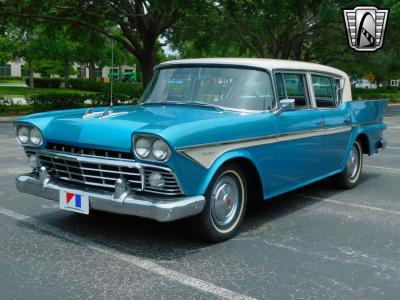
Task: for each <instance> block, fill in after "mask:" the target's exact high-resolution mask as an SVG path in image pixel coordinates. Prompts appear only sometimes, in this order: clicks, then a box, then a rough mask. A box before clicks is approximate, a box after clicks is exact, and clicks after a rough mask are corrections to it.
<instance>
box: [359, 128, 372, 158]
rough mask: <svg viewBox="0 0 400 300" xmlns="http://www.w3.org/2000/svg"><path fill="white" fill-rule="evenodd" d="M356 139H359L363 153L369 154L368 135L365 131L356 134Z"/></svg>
mask: <svg viewBox="0 0 400 300" xmlns="http://www.w3.org/2000/svg"><path fill="white" fill-rule="evenodd" d="M356 140H358V141H360V144H361V149H362V153H363V154H371V149H370V143H369V138H368V135H366V134H365V133H360V134H358V135H357V137H356Z"/></svg>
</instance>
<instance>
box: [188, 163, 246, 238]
mask: <svg viewBox="0 0 400 300" xmlns="http://www.w3.org/2000/svg"><path fill="white" fill-rule="evenodd" d="M205 197H206V204H205V206H204V210H203V211H202V213H201V214H199V215H197V216H195V217H193V218H192V219H191V227H192V229H193V230H194V231H195V233H196V234H198V235H199V236H200V237H201V238H203V239H204V240H206V241H209V242H221V241H224V240H227V239H230V238H231V237H233V236H234V235H235V234H236V233H237V232H238V229H239V226H240V224H241V222H242V220H243V217H244V214H245V211H246V204H247V182H246V177H245V176H244V174H243V171H242V170H241V169H240V168H239V167H237V166H236V165H233V164H230V165H226V166H224V167H222V168H221V169H220V170H219V171H218V172H217V174H216V175H215V176H214V178H213V180H212V181H211V183H210V185H209V187H208V189H207V192H206V195H205Z"/></svg>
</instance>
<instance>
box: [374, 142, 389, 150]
mask: <svg viewBox="0 0 400 300" xmlns="http://www.w3.org/2000/svg"><path fill="white" fill-rule="evenodd" d="M386 147H387V141H386V139H381V140H380V141H379V142H378V145H377V147H376V152H381V151H382V150H385V149H386Z"/></svg>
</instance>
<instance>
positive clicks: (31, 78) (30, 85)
mask: <svg viewBox="0 0 400 300" xmlns="http://www.w3.org/2000/svg"><path fill="white" fill-rule="evenodd" d="M28 68H29V89H31V90H33V88H34V84H33V61H32V60H29V61H28Z"/></svg>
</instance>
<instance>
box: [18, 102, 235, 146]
mask: <svg viewBox="0 0 400 300" xmlns="http://www.w3.org/2000/svg"><path fill="white" fill-rule="evenodd" d="M106 110H110V108H95V109H93V112H94V113H93V114H89V115H85V112H86V111H87V110H86V109H74V110H64V111H56V112H47V113H40V114H35V115H31V116H25V117H23V118H20V119H18V120H17V123H23V122H27V123H31V124H33V125H35V126H37V127H38V128H39V129H40V130H41V131H42V132H43V135H44V139H45V141H46V142H53V143H60V144H68V145H72V146H80V147H89V148H101V149H109V150H117V151H130V150H131V137H132V134H134V133H136V132H137V133H151V134H156V135H159V136H162V137H164V138H166V139H170V140H169V142H170V143H171V139H172V140H175V141H176V140H177V139H179V137H180V136H181V135H185V134H187V133H188V132H187V130H190V128H189V127H192V128H194V127H197V126H201V124H199V122H200V123H204V124H210V120H220V119H224V118H227V117H229V116H232V115H234V114H237V113H235V112H231V111H222V110H219V109H215V108H212V107H200V106H191V105H138V106H119V107H115V108H113V109H112V112H110V113H109V114H108V115H104V114H102V112H104V111H106ZM211 123H214V122H211ZM189 124H190V126H189V127H188V125H189Z"/></svg>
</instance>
